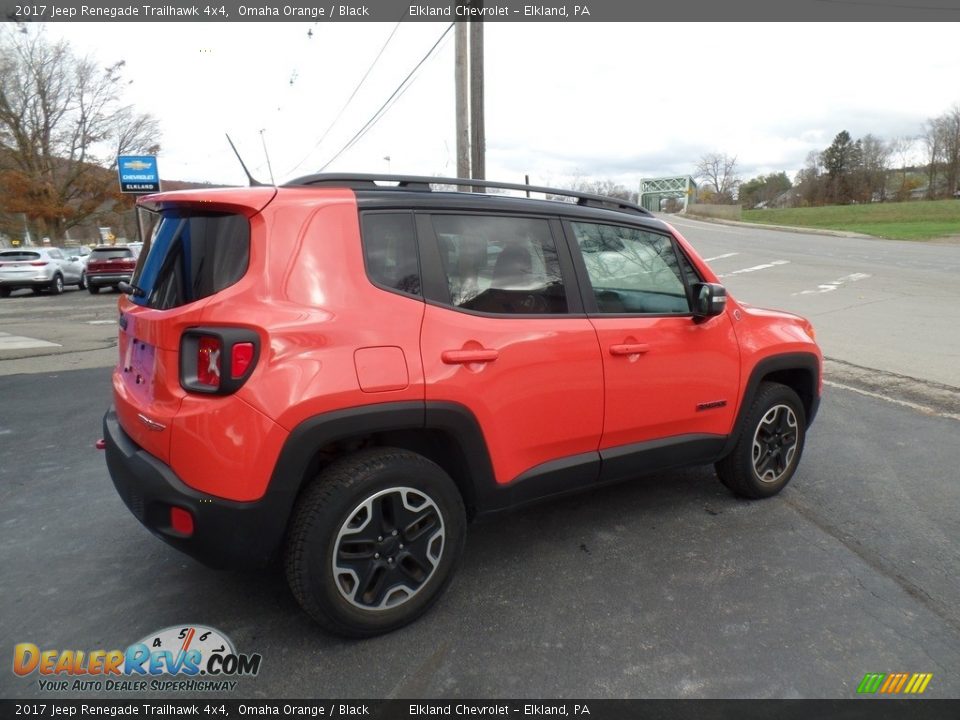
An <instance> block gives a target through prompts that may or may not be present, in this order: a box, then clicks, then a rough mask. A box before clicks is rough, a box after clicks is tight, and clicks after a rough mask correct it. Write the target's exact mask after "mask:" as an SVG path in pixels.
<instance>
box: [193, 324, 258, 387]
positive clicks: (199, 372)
mask: <svg viewBox="0 0 960 720" xmlns="http://www.w3.org/2000/svg"><path fill="white" fill-rule="evenodd" d="M259 356H260V338H259V336H258V335H257V334H256V333H255V332H254V331H252V330H247V329H246V328H191V329H190V330H187V331H186V332H185V333H184V334H183V337H181V339H180V386H181V387H182V388H183V389H184V390H189V391H190V392H196V393H207V394H214V395H229V394H230V393H233V392H236V391H237V390H239V389H240V388H241V387H242V386H243V384H244V383H245V382H246V381H247V378H249V377H250V375H251V373H253V370H254V368H255V367H256V365H257V360H258V359H259Z"/></svg>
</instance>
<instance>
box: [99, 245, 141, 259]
mask: <svg viewBox="0 0 960 720" xmlns="http://www.w3.org/2000/svg"><path fill="white" fill-rule="evenodd" d="M132 257H136V256H135V255H134V254H133V250H131V249H130V248H125V247H124V248H97V249H96V250H94V251H93V252H92V253H90V259H91V260H120V259H122V258H132Z"/></svg>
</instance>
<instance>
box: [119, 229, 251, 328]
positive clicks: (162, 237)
mask: <svg viewBox="0 0 960 720" xmlns="http://www.w3.org/2000/svg"><path fill="white" fill-rule="evenodd" d="M142 212H146V211H142ZM151 215H153V214H152V213H151ZM141 222H142V225H141V227H144V226H147V227H149V226H152V228H153V231H152V233H151V234H150V236H149V237H148V238H147V240H146V242H145V243H144V246H143V249H142V251H141V258H140V262H139V264H138V265H137V271H136V273H135V274H134V277H133V283H132V284H133V285H134V286H135V287H136V288H138V289H139V290H140V292H138V293H137V294H136V295H135V296H134V299H133V301H134V302H135V303H137V304H138V305H144V306H146V307H151V308H156V309H158V310H166V309H169V308H173V307H178V306H180V305H186V304H187V303H191V302H196V301H197V300H202V299H203V298H205V297H209V296H210V295H213V294H215V293H218V292H220V291H221V290H223V289H225V288H228V287H230V286H231V285H233V284H234V283H235V282H237V281H238V280H239V279H240V278H242V277H243V276H244V274H245V273H246V271H247V266H248V265H249V263H250V222H249V221H248V220H247V218H245V217H244V216H242V215H235V214H231V213H204V214H183V213H174V212H166V213H163V214H161V215H159V216H154V217H146V218H144V217H141Z"/></svg>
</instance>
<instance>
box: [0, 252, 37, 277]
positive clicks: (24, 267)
mask: <svg viewBox="0 0 960 720" xmlns="http://www.w3.org/2000/svg"><path fill="white" fill-rule="evenodd" d="M46 264H47V261H46V260H44V259H43V258H42V257H41V256H40V253H38V252H34V251H32V250H4V251H3V252H0V280H7V281H17V280H27V279H30V278H32V277H33V276H34V275H36V273H37V270H38V269H39V268H41V267H43V266H44V265H46Z"/></svg>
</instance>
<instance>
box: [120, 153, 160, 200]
mask: <svg viewBox="0 0 960 720" xmlns="http://www.w3.org/2000/svg"><path fill="white" fill-rule="evenodd" d="M117 172H118V173H119V174H120V192H125V193H152V192H160V171H159V170H157V157H156V155H121V156H120V157H118V158H117Z"/></svg>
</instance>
